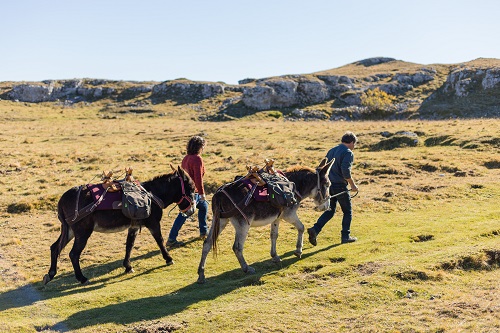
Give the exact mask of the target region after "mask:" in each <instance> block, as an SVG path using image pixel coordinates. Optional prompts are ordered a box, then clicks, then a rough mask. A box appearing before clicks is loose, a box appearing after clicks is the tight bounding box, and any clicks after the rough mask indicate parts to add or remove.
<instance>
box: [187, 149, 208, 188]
mask: <svg viewBox="0 0 500 333" xmlns="http://www.w3.org/2000/svg"><path fill="white" fill-rule="evenodd" d="M181 166H182V168H183V169H184V170H186V171H187V173H188V174H189V176H190V177H191V178H192V179H193V181H194V185H195V186H196V191H197V192H198V194H200V195H202V194H205V188H204V187H203V176H204V175H205V164H204V163H203V159H202V158H201V156H200V155H186V156H184V158H183V159H182V164H181Z"/></svg>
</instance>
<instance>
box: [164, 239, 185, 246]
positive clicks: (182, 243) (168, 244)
mask: <svg viewBox="0 0 500 333" xmlns="http://www.w3.org/2000/svg"><path fill="white" fill-rule="evenodd" d="M166 245H167V247H181V246H184V242H179V241H176V240H174V241H173V240H170V239H169V240H168V241H167V244H166Z"/></svg>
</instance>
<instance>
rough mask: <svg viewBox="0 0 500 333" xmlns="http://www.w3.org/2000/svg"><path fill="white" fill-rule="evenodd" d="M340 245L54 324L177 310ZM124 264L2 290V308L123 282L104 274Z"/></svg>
mask: <svg viewBox="0 0 500 333" xmlns="http://www.w3.org/2000/svg"><path fill="white" fill-rule="evenodd" d="M338 245H339V244H334V245H330V246H328V247H325V248H319V249H317V250H316V251H312V252H308V253H304V254H303V255H302V258H301V259H299V258H297V257H295V255H294V254H293V251H290V252H287V253H285V254H283V255H282V259H283V260H282V262H281V263H279V264H275V263H272V262H271V260H270V259H266V260H262V261H259V262H255V263H253V264H252V267H254V268H255V269H256V271H257V273H256V274H253V275H247V274H245V273H243V272H242V271H241V269H240V268H237V269H233V270H231V271H228V272H225V273H222V274H220V275H217V276H212V277H207V281H206V283H205V284H198V283H196V282H195V281H193V283H192V284H190V285H187V286H185V287H183V288H180V289H178V290H174V291H172V292H170V293H168V294H165V295H162V296H155V297H146V298H140V299H136V300H130V301H126V302H123V303H119V304H110V305H106V306H103V307H100V308H94V309H88V310H84V311H80V312H77V313H74V314H73V315H71V316H69V317H68V318H67V319H66V320H64V321H61V322H59V323H57V324H55V325H54V326H52V328H53V329H57V328H58V327H71V329H80V328H84V327H87V326H94V325H101V324H105V323H116V324H130V323H134V322H137V321H141V320H154V319H158V318H162V317H164V316H166V315H172V314H176V313H179V312H181V311H183V310H184V309H186V308H188V307H190V306H191V305H193V304H196V303H198V302H200V301H209V300H214V299H216V298H218V297H220V296H222V295H225V294H228V293H230V292H232V291H234V290H237V289H239V288H241V287H245V286H250V285H259V284H260V279H261V277H262V276H263V275H265V274H268V273H270V272H273V271H277V270H280V269H282V268H283V267H288V266H290V265H292V264H294V263H296V262H297V261H298V260H304V259H305V258H307V257H310V256H313V255H315V254H317V253H320V252H323V251H327V250H330V249H331V248H334V247H336V246H338ZM154 256H160V258H161V255H160V251H153V252H149V253H147V254H145V255H142V256H140V257H137V258H136V259H135V260H140V259H145V258H149V257H154ZM161 260H163V259H161ZM121 264H122V261H121V260H116V261H113V262H111V263H107V264H104V265H102V264H96V265H93V266H89V267H87V268H86V269H85V270H86V271H87V273H91V274H89V275H91V277H92V279H91V280H92V281H95V282H93V283H91V284H90V285H81V284H79V283H78V282H76V280H74V279H75V277H74V274H73V272H68V273H64V274H61V275H57V276H56V277H55V278H54V280H53V281H51V282H50V283H53V284H55V285H56V286H55V287H49V288H45V287H44V286H43V283H42V282H40V283H37V284H33V285H26V286H22V287H19V288H17V289H15V290H11V291H8V292H5V293H2V294H0V311H4V310H7V309H10V308H16V307H24V306H29V305H32V304H34V303H35V302H38V301H43V300H44V299H53V298H57V297H62V296H67V295H69V294H77V293H81V292H86V291H90V290H97V289H100V288H104V287H105V286H106V285H109V284H113V283H121V282H122V281H123V279H117V276H116V275H111V276H109V277H106V278H103V277H101V276H103V275H106V274H109V272H111V271H113V270H116V269H118V268H121V267H122V266H121ZM163 268H164V265H159V266H158V267H155V268H152V269H149V270H146V271H143V272H140V273H139V274H137V273H135V274H130V275H128V276H129V278H127V280H128V279H135V278H137V277H138V276H141V275H145V274H148V273H151V272H152V271H155V270H157V269H163ZM124 275H125V273H121V274H119V276H124Z"/></svg>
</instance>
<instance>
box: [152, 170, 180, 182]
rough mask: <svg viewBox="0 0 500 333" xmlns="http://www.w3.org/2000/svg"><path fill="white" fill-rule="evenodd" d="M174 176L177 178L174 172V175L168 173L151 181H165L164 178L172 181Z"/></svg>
mask: <svg viewBox="0 0 500 333" xmlns="http://www.w3.org/2000/svg"><path fill="white" fill-rule="evenodd" d="M173 176H175V173H174V172H172V173H166V174H163V175H159V176H155V177H154V178H153V179H151V180H150V181H151V182H153V181H155V180H160V179H163V178H166V180H170V179H172V178H173Z"/></svg>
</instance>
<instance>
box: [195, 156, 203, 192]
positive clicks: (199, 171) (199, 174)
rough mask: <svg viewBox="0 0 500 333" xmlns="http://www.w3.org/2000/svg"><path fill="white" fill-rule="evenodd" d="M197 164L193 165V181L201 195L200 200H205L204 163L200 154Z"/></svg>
mask: <svg viewBox="0 0 500 333" xmlns="http://www.w3.org/2000/svg"><path fill="white" fill-rule="evenodd" d="M197 157H198V158H197V159H196V164H195V165H194V166H193V181H194V185H195V186H196V190H197V191H198V195H199V196H200V201H204V200H205V187H204V186H203V173H204V172H203V171H204V165H203V160H202V158H201V157H200V156H197Z"/></svg>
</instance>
